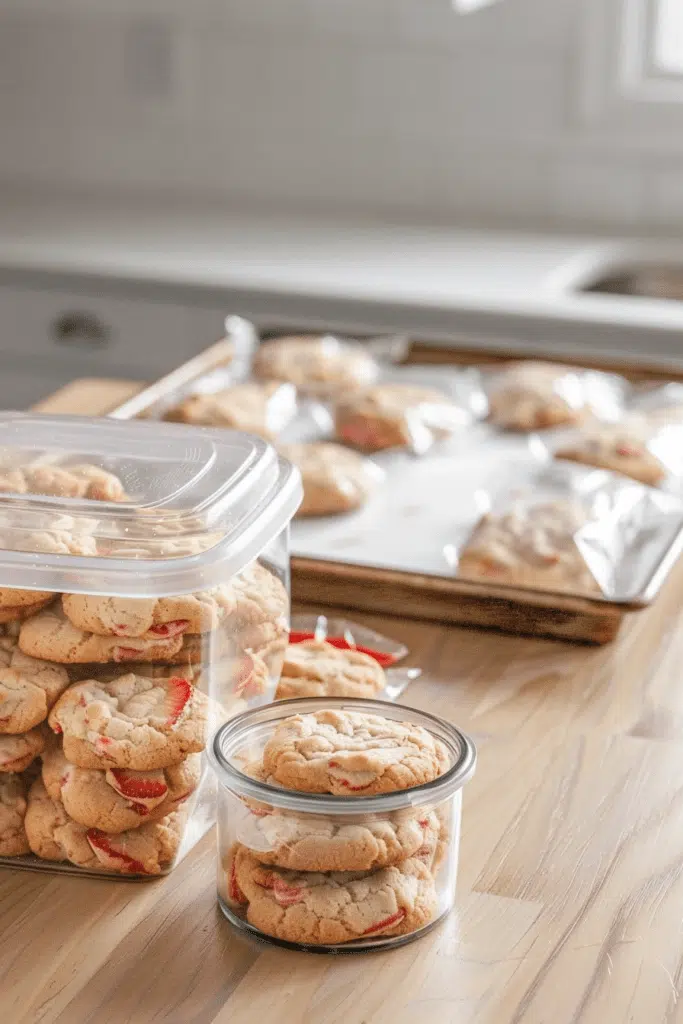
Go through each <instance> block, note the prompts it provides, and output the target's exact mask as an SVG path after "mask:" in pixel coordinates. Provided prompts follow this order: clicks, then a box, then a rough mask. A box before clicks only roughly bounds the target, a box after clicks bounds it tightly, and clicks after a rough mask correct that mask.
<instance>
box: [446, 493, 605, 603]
mask: <svg viewBox="0 0 683 1024" xmlns="http://www.w3.org/2000/svg"><path fill="white" fill-rule="evenodd" d="M586 521H587V516H586V511H585V509H584V508H583V506H582V505H581V504H580V503H579V502H577V501H573V500H571V499H558V500H557V501H547V502H540V503H539V504H537V505H528V506H525V505H518V506H517V507H513V508H512V509H511V510H510V511H509V512H503V513H494V512H488V513H486V515H484V516H483V517H482V518H481V520H480V521H479V524H478V525H477V527H476V528H475V530H474V532H473V533H472V535H471V537H470V538H469V540H468V541H467V542H466V544H465V546H464V548H463V551H462V553H461V555H460V557H459V559H458V575H459V576H462V577H465V578H467V579H474V580H486V581H487V582H489V583H491V582H493V583H504V584H507V585H509V586H520V587H536V588H539V589H543V590H563V591H572V592H582V593H583V592H585V593H600V592H601V588H600V586H599V584H598V582H597V580H596V579H595V577H594V576H593V574H592V572H591V571H590V569H589V568H588V566H587V564H586V562H585V560H584V558H583V556H582V554H581V552H580V551H579V549H578V547H577V545H576V541H575V539H574V536H575V534H576V532H577V531H578V530H580V529H581V527H582V526H584V525H585V523H586Z"/></svg>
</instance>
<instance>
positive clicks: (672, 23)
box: [650, 0, 683, 75]
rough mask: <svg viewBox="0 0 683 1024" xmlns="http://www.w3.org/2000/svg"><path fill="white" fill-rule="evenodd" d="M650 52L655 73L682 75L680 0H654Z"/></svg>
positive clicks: (681, 13)
mask: <svg viewBox="0 0 683 1024" xmlns="http://www.w3.org/2000/svg"><path fill="white" fill-rule="evenodd" d="M650 52H651V62H652V67H653V70H654V72H655V73H656V74H661V75H683V3H681V0H656V3H655V9H654V18H653V19H652V39H651V46H650Z"/></svg>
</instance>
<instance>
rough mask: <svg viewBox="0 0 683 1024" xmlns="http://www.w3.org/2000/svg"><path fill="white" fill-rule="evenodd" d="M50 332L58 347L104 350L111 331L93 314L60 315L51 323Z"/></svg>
mask: <svg viewBox="0 0 683 1024" xmlns="http://www.w3.org/2000/svg"><path fill="white" fill-rule="evenodd" d="M50 331H51V334H52V337H53V338H54V340H55V341H56V342H57V344H58V345H73V346H75V347H81V348H104V347H105V346H106V345H108V344H109V341H110V340H111V329H110V328H109V327H108V326H107V324H105V323H104V322H103V321H102V320H100V318H99V317H97V316H95V315H94V314H93V313H83V312H77V311H73V312H68V313H62V314H60V316H58V317H56V318H55V319H54V320H53V321H52V325H51V328H50Z"/></svg>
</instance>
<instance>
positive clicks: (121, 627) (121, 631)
mask: <svg viewBox="0 0 683 1024" xmlns="http://www.w3.org/2000/svg"><path fill="white" fill-rule="evenodd" d="M129 629H130V626H126V624H125V623H123V622H118V623H117V624H116V625H115V626H114V633H115V634H116V636H126V635H127V633H128V630H129Z"/></svg>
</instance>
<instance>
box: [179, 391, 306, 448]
mask: <svg viewBox="0 0 683 1024" xmlns="http://www.w3.org/2000/svg"><path fill="white" fill-rule="evenodd" d="M295 410H296V392H295V391H294V389H293V388H290V387H286V386H285V387H283V385H282V383H280V382H278V381H269V382H265V383H259V382H250V383H246V384H235V385H234V386H233V387H230V388H226V389H225V390H224V391H214V392H213V393H212V394H199V395H191V396H190V397H189V398H185V399H184V400H183V401H182V402H181V403H180V404H179V405H177V406H176V407H175V408H173V409H171V410H170V412H168V413H167V414H166V416H165V419H167V420H172V421H174V422H176V423H189V424H192V425H194V426H205V427H228V428H231V429H232V430H243V431H246V433H248V434H256V435H258V436H259V437H263V438H265V439H266V440H272V439H273V438H274V437H275V436H276V435H277V433H278V430H279V429H281V427H282V426H283V425H284V424H285V423H286V422H287V421H288V420H289V419H290V418H291V416H292V415H293V414H294V412H295Z"/></svg>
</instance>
